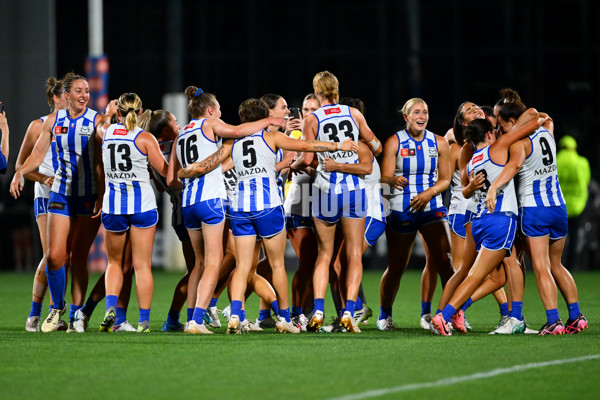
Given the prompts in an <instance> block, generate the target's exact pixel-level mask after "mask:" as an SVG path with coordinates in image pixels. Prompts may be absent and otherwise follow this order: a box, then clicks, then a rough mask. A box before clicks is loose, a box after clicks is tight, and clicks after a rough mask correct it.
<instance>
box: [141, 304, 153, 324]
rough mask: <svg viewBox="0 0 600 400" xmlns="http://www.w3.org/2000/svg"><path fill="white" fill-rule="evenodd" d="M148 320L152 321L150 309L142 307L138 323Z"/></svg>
mask: <svg viewBox="0 0 600 400" xmlns="http://www.w3.org/2000/svg"><path fill="white" fill-rule="evenodd" d="M144 321H148V322H150V309H149V308H140V318H139V319H138V324H140V323H142V322H144Z"/></svg>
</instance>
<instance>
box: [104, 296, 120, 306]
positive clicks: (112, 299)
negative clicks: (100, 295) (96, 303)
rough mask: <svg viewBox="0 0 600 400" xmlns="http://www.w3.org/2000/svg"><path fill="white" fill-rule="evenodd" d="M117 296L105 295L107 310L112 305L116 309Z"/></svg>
mask: <svg viewBox="0 0 600 400" xmlns="http://www.w3.org/2000/svg"><path fill="white" fill-rule="evenodd" d="M118 299H119V298H118V297H117V296H114V295H112V294H111V295H108V296H106V309H107V310H108V309H109V308H111V307H114V308H115V310H116V309H117V300H118Z"/></svg>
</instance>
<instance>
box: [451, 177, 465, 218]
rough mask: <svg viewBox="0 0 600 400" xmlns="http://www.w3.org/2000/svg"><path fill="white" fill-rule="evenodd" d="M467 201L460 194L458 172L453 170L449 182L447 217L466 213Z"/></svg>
mask: <svg viewBox="0 0 600 400" xmlns="http://www.w3.org/2000/svg"><path fill="white" fill-rule="evenodd" d="M468 204H469V199H465V196H463V194H462V183H461V182H460V170H458V169H457V170H454V173H453V174H452V180H451V181H450V207H448V215H452V214H464V213H465V212H466V211H467V205H468Z"/></svg>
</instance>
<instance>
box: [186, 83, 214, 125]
mask: <svg viewBox="0 0 600 400" xmlns="http://www.w3.org/2000/svg"><path fill="white" fill-rule="evenodd" d="M184 93H185V97H187V98H188V99H190V101H189V102H188V112H189V113H190V115H191V116H192V118H194V119H197V118H200V117H202V116H203V115H204V114H205V113H206V110H207V109H208V107H216V105H217V98H216V97H215V95H214V94H211V93H206V92H205V91H204V90H202V89H201V88H198V87H196V86H188V87H187V88H186V89H185V92H184Z"/></svg>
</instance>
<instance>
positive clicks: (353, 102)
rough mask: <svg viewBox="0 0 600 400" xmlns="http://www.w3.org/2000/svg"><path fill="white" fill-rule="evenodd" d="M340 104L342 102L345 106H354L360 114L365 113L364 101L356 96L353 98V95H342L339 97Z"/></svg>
mask: <svg viewBox="0 0 600 400" xmlns="http://www.w3.org/2000/svg"><path fill="white" fill-rule="evenodd" d="M340 104H344V105H346V106H350V107H354V108H356V109H357V110H358V111H360V113H361V114H363V115H364V114H365V111H366V109H365V103H363V101H362V100H361V99H358V98H353V97H342V98H341V99H340Z"/></svg>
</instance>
